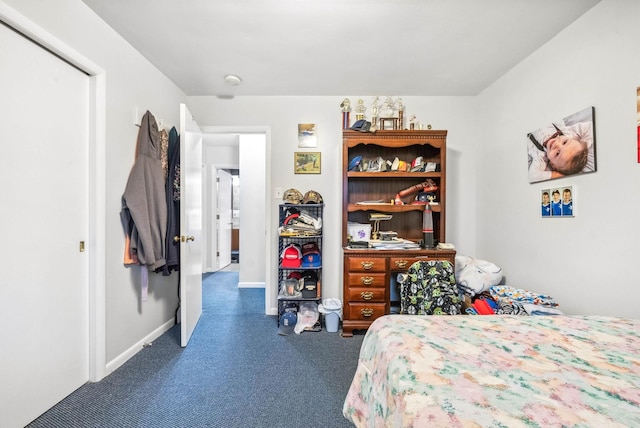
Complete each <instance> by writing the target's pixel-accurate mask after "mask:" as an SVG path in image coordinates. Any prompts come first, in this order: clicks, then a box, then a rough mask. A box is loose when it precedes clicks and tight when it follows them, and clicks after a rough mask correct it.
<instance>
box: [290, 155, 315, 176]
mask: <svg viewBox="0 0 640 428" xmlns="http://www.w3.org/2000/svg"><path fill="white" fill-rule="evenodd" d="M293 165H294V167H293V168H294V173H295V174H320V171H321V153H320V152H294V153H293Z"/></svg>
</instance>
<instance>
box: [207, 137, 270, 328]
mask: <svg viewBox="0 0 640 428" xmlns="http://www.w3.org/2000/svg"><path fill="white" fill-rule="evenodd" d="M202 131H203V146H204V163H205V167H206V168H213V166H214V165H215V166H216V167H219V168H227V169H238V170H239V171H241V173H240V175H239V176H238V182H239V184H238V185H239V187H240V188H241V189H242V190H241V191H240V192H239V208H238V210H239V213H240V215H239V221H238V224H239V229H240V231H241V232H240V233H239V248H241V251H242V255H241V257H242V259H241V262H240V263H239V265H240V266H239V271H240V272H239V284H238V286H239V287H240V288H265V313H266V314H269V315H273V314H275V313H277V309H274V308H275V295H274V296H271V294H273V293H271V292H270V291H269V290H270V289H271V285H270V282H271V281H270V274H269V268H270V266H271V264H270V262H271V258H272V249H271V245H269V243H270V242H271V234H272V233H273V232H272V224H271V214H270V209H269V208H270V207H269V206H268V203H267V202H268V198H267V195H268V194H269V192H268V189H269V187H270V179H269V174H268V173H267V171H268V166H269V163H270V156H269V153H270V150H269V146H270V131H269V129H268V128H260V129H256V128H255V127H251V128H245V129H243V128H242V127H234V128H230V127H216V126H210V127H204V126H203V127H202ZM205 194H206V195H208V194H211V191H209V190H207V189H205ZM207 206H211V204H210V203H209V204H207ZM203 215H204V216H205V217H204V224H205V225H206V226H205V227H210V225H213V224H215V223H214V222H213V219H211V217H210V216H211V213H209V214H207V213H203ZM207 216H209V218H208V219H207ZM210 229H214V228H210ZM205 233H207V234H209V233H208V232H207V231H205ZM208 247H210V246H209V245H208ZM274 289H275V288H274Z"/></svg>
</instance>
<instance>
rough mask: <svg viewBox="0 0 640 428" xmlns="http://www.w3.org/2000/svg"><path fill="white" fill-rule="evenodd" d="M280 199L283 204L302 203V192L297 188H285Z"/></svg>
mask: <svg viewBox="0 0 640 428" xmlns="http://www.w3.org/2000/svg"><path fill="white" fill-rule="evenodd" d="M282 201H283V202H284V203H285V204H300V203H302V193H301V192H300V191H299V190H298V189H287V190H285V191H284V194H283V195H282Z"/></svg>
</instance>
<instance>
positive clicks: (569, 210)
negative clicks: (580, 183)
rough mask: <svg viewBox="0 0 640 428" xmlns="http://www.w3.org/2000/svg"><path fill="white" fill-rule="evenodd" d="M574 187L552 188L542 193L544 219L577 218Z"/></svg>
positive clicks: (543, 190)
mask: <svg viewBox="0 0 640 428" xmlns="http://www.w3.org/2000/svg"><path fill="white" fill-rule="evenodd" d="M574 196H575V195H574V192H573V186H565V187H552V188H550V189H542V190H541V191H540V201H541V205H542V213H541V215H542V217H544V218H553V217H555V218H558V217H575V210H574V204H573V202H574Z"/></svg>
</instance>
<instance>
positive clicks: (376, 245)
mask: <svg viewBox="0 0 640 428" xmlns="http://www.w3.org/2000/svg"><path fill="white" fill-rule="evenodd" d="M369 245H370V246H371V248H373V249H374V250H418V249H420V245H419V244H416V243H415V242H413V241H409V240H408V239H402V238H398V239H393V240H391V241H380V240H377V239H372V240H370V241H369Z"/></svg>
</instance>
